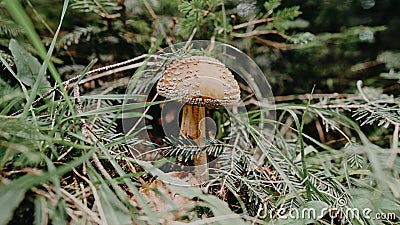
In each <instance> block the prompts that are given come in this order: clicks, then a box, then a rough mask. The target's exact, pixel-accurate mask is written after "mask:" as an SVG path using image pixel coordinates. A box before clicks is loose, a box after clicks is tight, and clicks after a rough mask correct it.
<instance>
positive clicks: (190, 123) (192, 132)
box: [181, 104, 209, 182]
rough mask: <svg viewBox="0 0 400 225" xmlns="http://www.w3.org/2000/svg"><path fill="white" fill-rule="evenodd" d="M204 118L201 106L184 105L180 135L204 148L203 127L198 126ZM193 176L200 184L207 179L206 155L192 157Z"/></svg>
mask: <svg viewBox="0 0 400 225" xmlns="http://www.w3.org/2000/svg"><path fill="white" fill-rule="evenodd" d="M203 118H205V108H204V107H203V106H197V105H189V104H185V105H184V106H183V112H182V124H181V134H182V136H184V137H186V138H190V139H192V140H194V141H195V142H196V143H197V145H198V146H204V141H203V137H204V136H205V126H204V123H203V125H201V124H200V122H201V120H202V119H203ZM193 160H194V166H195V168H194V176H195V177H196V179H197V180H198V181H200V182H203V181H206V180H208V179H209V176H208V170H207V169H208V168H207V153H206V152H204V151H202V152H200V153H199V154H198V155H196V156H194V159H193Z"/></svg>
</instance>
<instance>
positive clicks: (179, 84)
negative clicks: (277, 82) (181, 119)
mask: <svg viewBox="0 0 400 225" xmlns="http://www.w3.org/2000/svg"><path fill="white" fill-rule="evenodd" d="M157 92H158V94H160V95H162V96H164V97H166V98H178V99H179V101H180V102H182V103H185V104H193V105H203V106H207V107H221V106H229V105H233V104H235V103H237V102H238V101H239V100H240V89H239V85H238V83H237V81H236V80H235V78H234V77H233V75H232V73H231V72H230V71H229V70H228V68H226V66H225V65H224V64H222V63H221V62H220V61H218V60H217V59H214V58H211V57H207V56H192V57H189V58H185V59H179V60H174V61H173V62H172V63H171V64H169V65H168V66H167V69H166V70H165V71H164V73H163V74H162V77H161V79H160V80H159V81H158V83H157Z"/></svg>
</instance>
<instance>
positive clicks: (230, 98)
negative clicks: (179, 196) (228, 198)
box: [157, 56, 240, 182]
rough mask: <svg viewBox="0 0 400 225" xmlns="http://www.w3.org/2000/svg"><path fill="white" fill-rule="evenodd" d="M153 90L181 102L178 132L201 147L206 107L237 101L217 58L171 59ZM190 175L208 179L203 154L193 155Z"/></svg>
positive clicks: (233, 83) (237, 94) (232, 81)
mask: <svg viewBox="0 0 400 225" xmlns="http://www.w3.org/2000/svg"><path fill="white" fill-rule="evenodd" d="M157 92H158V94H160V95H161V96H164V97H166V98H169V99H177V100H178V101H180V102H181V103H183V104H184V105H183V109H182V121H181V128H180V132H181V135H182V136H183V137H186V138H190V139H192V140H194V141H195V142H196V143H197V145H199V146H204V141H203V138H204V137H205V125H204V123H203V124H200V123H201V122H202V120H203V119H204V118H205V114H206V113H205V112H206V111H205V110H206V108H220V107H226V106H231V105H233V104H235V103H237V102H238V101H239V100H240V88H239V85H238V83H237V81H236V80H235V78H234V76H233V75H232V73H231V72H230V71H229V70H228V68H227V67H226V66H225V65H224V64H223V63H221V62H220V61H219V60H217V59H214V58H211V57H207V56H191V57H188V58H184V59H177V60H174V61H172V62H171V63H170V64H169V65H168V66H167V68H166V70H165V71H164V72H163V74H162V76H161V78H160V80H159V81H158V83H157ZM193 161H194V166H195V169H194V175H195V177H196V178H197V179H198V180H199V181H201V182H202V181H206V180H208V178H209V175H208V167H207V153H206V152H205V151H202V152H200V153H199V154H197V155H196V156H194V158H193Z"/></svg>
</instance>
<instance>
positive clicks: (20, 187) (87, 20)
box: [0, 0, 400, 224]
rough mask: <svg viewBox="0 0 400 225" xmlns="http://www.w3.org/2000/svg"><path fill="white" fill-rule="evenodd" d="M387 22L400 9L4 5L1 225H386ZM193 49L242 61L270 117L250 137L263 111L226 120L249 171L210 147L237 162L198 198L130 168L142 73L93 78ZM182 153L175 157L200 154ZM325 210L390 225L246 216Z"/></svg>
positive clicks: (389, 167)
mask: <svg viewBox="0 0 400 225" xmlns="http://www.w3.org/2000/svg"><path fill="white" fill-rule="evenodd" d="M19 3H21V4H19ZM398 9H400V2H399V1H396V0H380V1H374V0H353V1H338V0H326V1H313V0H304V1H300V0H298V1H295V0H294V1H280V0H269V1H265V0H226V1H222V0H207V1H202V0H192V1H189V0H170V1H157V0H71V1H68V0H66V1H61V0H55V1H47V0H23V1H15V0H3V1H1V2H0V56H1V57H0V58H1V61H2V66H3V68H4V69H3V70H2V71H1V72H0V73H1V77H0V159H1V161H0V169H1V173H0V179H1V183H0V211H1V213H0V224H66V223H68V224H76V223H80V224H130V223H133V224H162V223H166V222H170V223H171V224H179V222H195V223H196V222H197V223H196V224H203V223H204V224H206V223H212V224H228V223H229V224H246V223H248V224H250V223H253V224H268V223H270V224H295V223H297V224H308V223H315V224H339V223H351V224H381V223H383V224H398V223H399V221H400V220H399V217H400V211H399V209H400V179H399V176H400V159H399V141H398V139H399V132H400V131H399V127H400V114H399V111H400V109H399V107H400V101H399V94H400V72H399V71H400V52H399V51H400V42H398V37H399V36H400V30H399V29H398V27H399V26H400V16H399V14H398ZM189 39H203V40H217V41H220V42H224V43H228V44H231V45H233V46H235V47H237V48H239V49H240V50H242V51H243V52H245V53H246V54H247V55H249V56H250V57H251V58H252V59H254V60H255V61H256V63H257V64H258V65H259V66H260V68H261V69H262V71H263V72H264V73H265V76H266V77H267V79H268V81H269V82H270V83H271V86H272V90H273V92H274V95H275V101H276V106H274V107H273V108H274V109H276V111H277V120H274V121H267V123H269V124H270V125H271V124H272V125H273V126H274V127H275V128H274V129H272V130H270V131H264V130H261V131H260V130H257V129H256V128H255V127H256V126H253V125H254V124H257V123H260V120H259V115H260V114H261V113H262V112H263V111H262V110H266V111H267V110H270V108H268V107H266V108H265V109H263V108H259V107H255V106H254V105H253V104H252V103H251V101H249V102H250V103H248V108H249V109H252V110H251V111H250V112H249V114H250V115H251V116H252V117H251V118H252V121H250V124H246V123H245V124H241V123H235V121H230V122H229V123H230V124H231V125H232V127H237V129H238V130H239V131H240V130H245V131H246V132H247V133H248V134H249V136H250V139H248V138H246V137H242V136H240V138H239V139H238V140H239V146H240V145H241V144H243V145H244V144H245V143H246V142H249V140H250V141H251V143H252V148H254V149H258V150H260V151H261V152H262V154H263V155H264V156H265V160H264V161H263V163H262V164H261V165H257V166H254V165H253V164H252V163H251V157H252V156H250V155H248V153H247V152H246V151H244V150H243V149H240V148H237V149H236V150H237V155H233V156H232V155H230V157H226V155H225V158H224V155H223V152H224V149H229V148H232V146H229V145H225V144H224V143H223V141H218V140H213V141H214V142H213V141H210V143H209V146H208V149H209V151H210V152H212V153H215V154H217V152H218V154H222V156H221V157H222V159H223V160H225V161H223V163H226V165H231V164H234V165H235V166H234V167H235V168H233V169H232V170H230V171H229V173H228V175H221V176H217V177H216V178H215V181H213V183H212V185H211V184H210V186H208V189H206V190H205V189H204V188H203V190H201V189H200V188H197V187H176V186H173V185H166V186H165V187H163V188H158V187H155V186H152V185H156V184H157V183H155V181H154V180H156V178H157V177H159V178H162V180H163V181H170V182H172V183H176V182H178V183H179V182H183V181H181V180H178V179H177V178H176V177H173V176H170V175H168V174H165V173H163V172H161V171H160V170H158V169H157V168H154V167H152V166H151V165H149V164H147V163H146V162H143V161H140V160H139V161H136V160H134V159H133V158H132V156H131V155H130V154H129V152H130V151H132V150H134V149H135V147H136V146H138V145H140V144H142V143H140V141H139V140H138V138H137V137H136V136H135V134H133V135H128V136H127V137H125V136H124V134H122V133H121V128H120V127H119V125H120V124H119V119H120V112H121V111H122V108H123V106H124V104H125V102H124V101H123V99H124V97H125V96H124V95H123V94H124V93H125V88H126V85H127V81H129V79H130V77H131V76H132V75H133V73H134V71H135V70H136V68H138V67H139V66H136V67H132V68H133V69H132V68H131V69H125V70H121V71H119V72H115V73H111V74H106V75H104V73H101V72H102V71H104V69H102V68H101V67H104V66H110V67H109V68H107V69H114V68H118V66H119V65H118V64H117V63H120V62H123V61H124V60H132V62H135V63H136V62H140V63H143V59H144V58H145V57H141V56H143V55H144V54H151V53H154V52H156V51H157V50H160V49H162V48H164V47H167V46H168V45H172V44H174V43H179V42H185V41H187V40H189ZM136 57H137V58H136ZM121 65H125V64H121ZM95 68H99V69H98V70H93V69H95ZM89 70H91V71H90V72H88V71H89ZM96 73H97V74H100V75H102V76H101V77H99V78H93V77H95V76H92V75H93V74H96ZM247 95H248V96H245V97H248V98H249V99H251V93H247ZM131 97H132V98H133V99H140V97H141V96H135V95H133V96H131ZM160 103H161V102H160V101H156V102H153V103H149V104H150V105H156V106H157V105H159V104H160ZM128 106H130V107H141V106H143V104H141V103H140V101H139V103H133V104H130V105H129V104H128ZM150 114H151V113H150ZM155 114H156V113H155ZM132 116H133V117H141V116H142V117H146V118H147V119H148V120H151V119H154V121H157V120H156V119H157V118H152V116H153V117H154V114H151V116H150V115H136V114H132ZM236 122H237V121H236ZM239 131H238V133H240V132H239ZM221 136H224V135H221ZM270 136H275V138H274V139H273V140H270V139H268V137H270ZM157 138H158V142H157V144H160V143H161V145H162V147H165V145H167V141H165V139H164V141H163V140H162V138H164V137H162V136H160V137H157ZM157 138H155V140H157ZM172 141H174V140H172ZM175 141H176V140H175ZM181 142H182V143H183V144H182V145H181V146H179V147H178V149H179V151H180V152H185V151H186V152H192V151H193V149H196V146H188V145H187V144H185V142H184V140H181ZM218 146H220V147H218ZM221 146H222V147H221ZM165 148H170V147H168V146H167V147H165ZM161 149H162V148H161ZM233 149H235V148H233ZM172 150H176V149H172ZM160 151H161V150H160ZM221 152H222V153H221ZM187 155H190V154H189V153H187ZM177 158H178V155H177ZM158 185H160V184H158ZM164 190H167V191H171V192H173V193H176V194H177V195H179V196H182V197H184V199H185V201H184V203H185V204H181V203H182V202H175V201H177V199H176V198H175V197H174V196H175V195H174V196H170V195H169V194H168V192H163V191H164ZM149 193H151V194H149ZM148 196H153V199H151V198H149V197H148ZM154 196H158V197H154ZM249 196H250V197H249ZM154 199H156V201H157V200H158V201H161V200H160V199H162V201H165V202H166V205H167V206H168V207H169V208H168V209H167V210H160V209H157V207H154V206H153V205H152V201H154ZM337 199H344V200H345V201H346V204H345V205H344V207H341V208H340V210H342V211H340V210H339V211H340V212H343V210H345V209H346V207H348V208H354V207H355V208H358V209H363V208H371V209H372V210H373V212H374V213H386V214H387V213H391V214H390V215H392V216H393V215H394V216H393V218H390V219H385V218H382V219H380V220H373V219H371V218H367V217H365V216H361V217H360V218H356V219H354V218H353V219H352V218H349V217H340V218H337V217H336V218H332V217H329V216H328V215H324V217H322V218H318V219H313V220H306V219H303V220H297V221H294V220H281V219H280V218H279V217H278V215H274V216H273V217H272V218H261V217H260V218H258V219H257V218H254V216H256V214H257V212H259V210H260V209H261V208H262V207H270V209H272V208H274V209H276V208H280V207H283V208H299V209H302V208H306V207H311V208H315V209H320V208H324V207H327V206H330V207H335V206H337V205H338V202H337ZM181 205H186V206H187V208H181ZM341 206H343V205H341ZM171 215H172V217H171Z"/></svg>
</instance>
